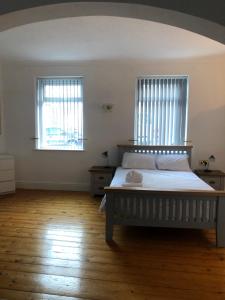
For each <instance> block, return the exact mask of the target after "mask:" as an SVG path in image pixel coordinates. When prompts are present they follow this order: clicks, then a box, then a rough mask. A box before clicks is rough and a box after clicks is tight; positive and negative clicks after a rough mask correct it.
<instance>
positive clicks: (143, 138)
mask: <svg viewBox="0 0 225 300" xmlns="http://www.w3.org/2000/svg"><path fill="white" fill-rule="evenodd" d="M187 104H188V77H187V76H163V77H161V76H160V77H159V76H151V77H147V78H138V80H137V89H136V108H135V142H136V143H137V144H141V145H182V144H184V141H185V140H186V132H187V106H188V105H187Z"/></svg>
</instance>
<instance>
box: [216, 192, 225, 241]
mask: <svg viewBox="0 0 225 300" xmlns="http://www.w3.org/2000/svg"><path fill="white" fill-rule="evenodd" d="M216 245H217V247H225V197H218V201H217V221H216Z"/></svg>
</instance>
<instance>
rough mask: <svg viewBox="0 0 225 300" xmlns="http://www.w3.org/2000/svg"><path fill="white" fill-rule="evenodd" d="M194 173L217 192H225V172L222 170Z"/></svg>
mask: <svg viewBox="0 0 225 300" xmlns="http://www.w3.org/2000/svg"><path fill="white" fill-rule="evenodd" d="M194 172H195V174H196V175H198V176H199V177H200V178H201V179H202V180H204V181H205V182H206V183H208V184H209V185H210V186H211V187H213V188H214V189H215V190H224V177H225V173H224V172H222V171H220V170H210V171H204V170H195V171H194Z"/></svg>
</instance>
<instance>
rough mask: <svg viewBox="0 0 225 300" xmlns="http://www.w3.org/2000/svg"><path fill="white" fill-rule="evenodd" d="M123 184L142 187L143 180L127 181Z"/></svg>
mask: <svg viewBox="0 0 225 300" xmlns="http://www.w3.org/2000/svg"><path fill="white" fill-rule="evenodd" d="M122 186H124V187H142V183H141V182H126V183H123V184H122Z"/></svg>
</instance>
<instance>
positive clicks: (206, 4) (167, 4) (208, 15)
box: [0, 0, 225, 26]
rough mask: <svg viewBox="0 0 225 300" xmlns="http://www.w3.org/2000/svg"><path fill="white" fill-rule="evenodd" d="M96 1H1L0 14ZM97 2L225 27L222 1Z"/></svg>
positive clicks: (116, 0) (143, 0)
mask: <svg viewBox="0 0 225 300" xmlns="http://www.w3.org/2000/svg"><path fill="white" fill-rule="evenodd" d="M95 1H96V0H78V1H76V0H20V1H18V0H10V1H9V0H1V5H0V14H6V13H9V12H13V11H17V10H20V9H26V8H31V7H37V6H41V5H48V4H55V3H68V2H89V3H90V2H95ZM98 2H119V3H123V2H124V3H131V4H144V5H149V6H156V7H160V8H166V9H171V10H175V11H179V12H183V13H186V14H189V15H193V16H197V17H200V18H204V19H207V20H210V21H213V22H216V23H218V24H221V25H224V26H225V18H224V11H225V1H224V0H214V1H205V0H197V1H196V0H170V1H168V0H128V1H127V0H126V1H120V0H113V1H112V0H105V1H98Z"/></svg>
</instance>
